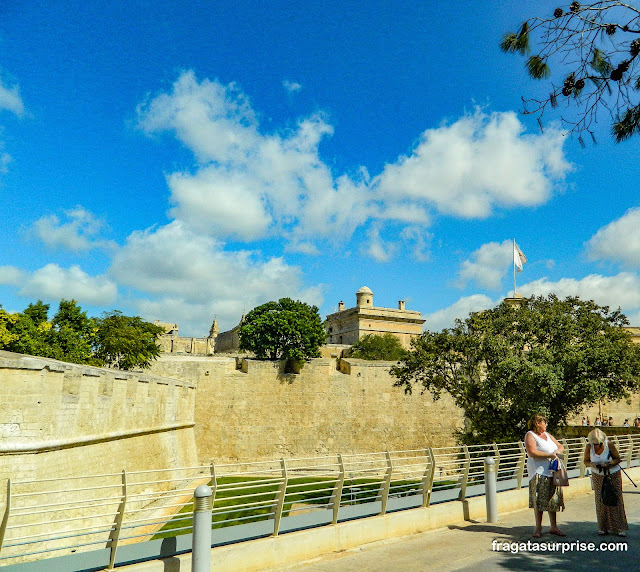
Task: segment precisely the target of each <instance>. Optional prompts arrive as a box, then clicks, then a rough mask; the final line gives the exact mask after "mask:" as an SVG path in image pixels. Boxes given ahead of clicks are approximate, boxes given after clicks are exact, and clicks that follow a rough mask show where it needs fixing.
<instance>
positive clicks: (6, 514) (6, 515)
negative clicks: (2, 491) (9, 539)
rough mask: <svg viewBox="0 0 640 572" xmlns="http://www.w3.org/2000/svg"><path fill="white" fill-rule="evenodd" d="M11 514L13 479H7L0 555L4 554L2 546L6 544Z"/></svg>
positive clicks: (0, 535)
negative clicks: (6, 533)
mask: <svg viewBox="0 0 640 572" xmlns="http://www.w3.org/2000/svg"><path fill="white" fill-rule="evenodd" d="M10 512H11V479H7V502H6V504H5V507H4V516H3V517H2V524H0V554H2V544H3V542H4V533H5V532H6V530H7V522H9V513H10Z"/></svg>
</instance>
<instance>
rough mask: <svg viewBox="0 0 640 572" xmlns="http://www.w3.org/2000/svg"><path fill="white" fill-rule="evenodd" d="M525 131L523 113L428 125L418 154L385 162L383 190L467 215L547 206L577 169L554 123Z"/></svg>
mask: <svg viewBox="0 0 640 572" xmlns="http://www.w3.org/2000/svg"><path fill="white" fill-rule="evenodd" d="M523 132H524V126H523V125H522V124H521V123H520V121H519V120H518V118H517V116H516V114H515V113H513V112H505V113H492V114H486V113H484V112H482V111H480V110H477V111H476V112H475V113H474V114H473V115H466V116H464V117H462V118H461V119H459V120H458V121H456V122H455V123H453V124H450V125H442V126H441V127H439V128H437V129H428V130H427V131H425V132H424V133H423V134H422V138H421V140H420V142H419V144H418V145H417V147H416V148H415V149H414V151H413V153H412V154H411V155H410V156H408V157H400V158H399V159H398V160H397V161H396V162H395V163H393V164H389V165H387V166H386V167H385V169H384V171H383V172H382V174H381V175H380V177H379V178H378V180H377V184H378V190H379V192H380V193H381V194H382V195H384V196H388V197H397V198H399V199H405V200H406V199H411V200H414V201H424V202H425V203H427V204H430V205H432V206H433V207H435V208H436V209H437V210H439V211H440V212H442V213H447V214H453V215H456V216H460V217H464V218H484V217H487V216H489V215H490V214H492V212H493V210H494V209H495V208H496V207H519V206H525V207H530V206H535V205H539V204H542V203H544V202H546V201H547V200H548V199H549V197H550V195H551V192H552V189H553V185H554V183H557V182H560V181H562V179H563V178H564V176H565V174H566V173H567V172H568V171H569V170H570V165H569V164H568V163H567V161H566V159H565V157H564V155H563V152H562V145H563V142H564V138H563V136H562V134H561V133H560V132H559V131H555V130H553V129H549V130H547V131H546V132H545V133H544V134H542V135H524V134H523Z"/></svg>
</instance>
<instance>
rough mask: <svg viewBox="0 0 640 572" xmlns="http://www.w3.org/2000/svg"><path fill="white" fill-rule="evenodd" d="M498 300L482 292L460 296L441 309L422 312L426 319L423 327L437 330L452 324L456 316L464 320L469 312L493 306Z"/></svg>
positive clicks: (433, 330)
mask: <svg viewBox="0 0 640 572" xmlns="http://www.w3.org/2000/svg"><path fill="white" fill-rule="evenodd" d="M499 302H500V300H492V299H491V298H489V296H485V295H484V294H474V295H472V296H466V297H464V298H460V300H458V301H457V302H456V303H455V304H452V305H451V306H447V307H446V308H443V309H442V310H438V311H437V312H433V313H432V314H423V317H424V318H425V319H426V320H427V321H426V323H425V325H424V329H425V330H430V331H432V332H438V331H440V330H443V329H444V328H450V327H452V326H453V324H454V322H455V320H456V318H459V319H460V320H464V319H465V318H467V317H468V316H469V314H470V313H471V312H479V311H481V310H487V309H489V308H493V307H494V306H495V305H496V304H498V303H499Z"/></svg>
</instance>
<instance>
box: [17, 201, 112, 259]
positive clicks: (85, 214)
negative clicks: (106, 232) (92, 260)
mask: <svg viewBox="0 0 640 572" xmlns="http://www.w3.org/2000/svg"><path fill="white" fill-rule="evenodd" d="M64 215H65V218H66V219H67V220H66V222H61V221H60V219H59V218H58V216H57V215H55V214H51V215H46V216H43V217H41V218H39V219H38V220H37V221H36V222H35V223H33V226H32V227H31V229H30V232H31V234H32V235H34V236H36V237H37V238H38V239H40V240H41V241H42V242H43V243H44V244H45V245H46V246H48V247H50V248H63V249H68V250H71V251H73V252H87V251H89V250H91V249H93V248H109V249H112V248H115V246H116V245H115V243H113V242H111V241H107V240H102V239H100V238H99V234H100V232H101V231H102V230H103V229H104V228H105V226H106V225H105V224H104V222H102V221H101V220H99V219H98V218H96V217H95V216H94V215H93V214H92V213H91V212H89V211H88V210H86V209H85V208H84V207H82V206H77V207H75V208H73V209H70V210H68V211H65V213H64Z"/></svg>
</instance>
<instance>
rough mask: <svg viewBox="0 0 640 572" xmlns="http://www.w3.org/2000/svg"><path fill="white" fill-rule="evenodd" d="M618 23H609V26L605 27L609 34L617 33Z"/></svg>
mask: <svg viewBox="0 0 640 572" xmlns="http://www.w3.org/2000/svg"><path fill="white" fill-rule="evenodd" d="M616 29H617V27H616V25H615V24H607V27H606V28H605V31H606V32H607V35H608V36H613V34H615V33H616Z"/></svg>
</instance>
